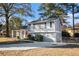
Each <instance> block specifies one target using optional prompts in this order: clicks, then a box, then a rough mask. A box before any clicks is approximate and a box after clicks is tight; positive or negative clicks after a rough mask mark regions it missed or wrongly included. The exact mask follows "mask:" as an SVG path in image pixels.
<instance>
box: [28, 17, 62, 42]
mask: <svg viewBox="0 0 79 59" xmlns="http://www.w3.org/2000/svg"><path fill="white" fill-rule="evenodd" d="M28 30H29V32H30V33H31V34H32V35H35V34H37V33H39V34H41V35H43V36H44V39H43V40H44V42H61V41H62V36H61V24H60V21H59V19H53V18H51V19H48V20H45V19H44V20H43V19H40V20H35V21H32V22H30V23H29V24H28Z"/></svg>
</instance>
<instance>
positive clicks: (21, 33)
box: [20, 31, 22, 39]
mask: <svg viewBox="0 0 79 59" xmlns="http://www.w3.org/2000/svg"><path fill="white" fill-rule="evenodd" d="M20 38H21V39H22V31H20Z"/></svg>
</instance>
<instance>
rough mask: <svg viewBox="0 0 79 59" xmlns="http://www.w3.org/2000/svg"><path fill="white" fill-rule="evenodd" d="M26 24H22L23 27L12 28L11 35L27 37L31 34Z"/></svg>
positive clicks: (21, 37)
mask: <svg viewBox="0 0 79 59" xmlns="http://www.w3.org/2000/svg"><path fill="white" fill-rule="evenodd" d="M26 28H27V27H26V26H22V28H21V29H16V30H12V33H11V37H12V38H13V37H19V38H20V39H24V38H27V36H28V35H29V33H28V31H27V30H26Z"/></svg>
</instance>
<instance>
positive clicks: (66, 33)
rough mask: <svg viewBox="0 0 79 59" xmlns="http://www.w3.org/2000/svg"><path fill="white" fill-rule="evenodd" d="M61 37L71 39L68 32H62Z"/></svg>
mask: <svg viewBox="0 0 79 59" xmlns="http://www.w3.org/2000/svg"><path fill="white" fill-rule="evenodd" d="M62 37H71V36H70V34H69V33H68V32H66V31H62Z"/></svg>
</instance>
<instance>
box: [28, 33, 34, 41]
mask: <svg viewBox="0 0 79 59" xmlns="http://www.w3.org/2000/svg"><path fill="white" fill-rule="evenodd" d="M27 39H28V40H35V39H34V36H32V35H30V34H29V35H28V38H27Z"/></svg>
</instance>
